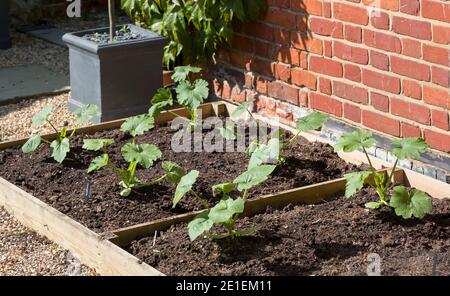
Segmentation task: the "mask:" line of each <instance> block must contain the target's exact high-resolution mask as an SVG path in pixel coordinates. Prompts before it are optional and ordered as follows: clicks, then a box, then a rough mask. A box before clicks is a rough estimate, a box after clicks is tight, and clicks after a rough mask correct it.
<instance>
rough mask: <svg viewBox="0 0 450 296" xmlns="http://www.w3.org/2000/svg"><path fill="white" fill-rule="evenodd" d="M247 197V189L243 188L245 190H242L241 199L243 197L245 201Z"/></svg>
mask: <svg viewBox="0 0 450 296" xmlns="http://www.w3.org/2000/svg"><path fill="white" fill-rule="evenodd" d="M247 197H248V189H245V190H244V194H243V195H242V199H243V200H244V201H246V200H247Z"/></svg>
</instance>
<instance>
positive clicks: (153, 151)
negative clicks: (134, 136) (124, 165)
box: [122, 143, 161, 169]
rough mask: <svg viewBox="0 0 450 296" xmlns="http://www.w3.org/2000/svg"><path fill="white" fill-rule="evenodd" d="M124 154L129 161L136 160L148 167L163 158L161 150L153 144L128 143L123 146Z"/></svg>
mask: <svg viewBox="0 0 450 296" xmlns="http://www.w3.org/2000/svg"><path fill="white" fill-rule="evenodd" d="M122 156H123V158H124V159H125V160H126V161H128V162H136V163H139V164H140V165H142V166H143V167H144V168H146V169H148V168H149V167H151V166H152V165H153V163H154V162H155V161H156V160H158V159H160V158H161V151H160V150H159V149H158V147H156V146H155V145H153V144H136V143H127V144H125V145H124V146H123V147H122Z"/></svg>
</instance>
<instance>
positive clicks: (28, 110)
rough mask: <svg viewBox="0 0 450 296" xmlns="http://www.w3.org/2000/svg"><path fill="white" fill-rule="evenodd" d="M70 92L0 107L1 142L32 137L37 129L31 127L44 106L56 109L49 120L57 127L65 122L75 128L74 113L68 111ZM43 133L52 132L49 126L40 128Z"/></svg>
mask: <svg viewBox="0 0 450 296" xmlns="http://www.w3.org/2000/svg"><path fill="white" fill-rule="evenodd" d="M69 96H70V92H65V93H60V94H56V95H48V96H42V97H34V98H29V99H25V100H22V101H20V102H18V103H15V104H8V105H3V106H0V122H1V125H0V142H3V141H9V140H15V139H20V138H24V137H28V136H30V135H31V134H32V133H33V131H35V129H33V128H32V127H31V122H32V119H33V116H34V114H35V113H36V112H38V111H40V110H41V109H42V108H43V107H44V106H46V105H49V104H52V105H53V107H54V109H53V113H52V114H51V115H50V117H49V120H50V121H51V122H52V123H53V124H54V125H55V126H56V127H57V128H60V127H63V126H64V123H65V122H68V124H69V126H74V124H73V122H74V121H75V118H74V116H73V115H72V113H70V112H69V110H68V109H67V102H68V100H69ZM39 130H40V131H42V132H52V129H51V128H50V126H48V125H44V126H43V127H41V128H39Z"/></svg>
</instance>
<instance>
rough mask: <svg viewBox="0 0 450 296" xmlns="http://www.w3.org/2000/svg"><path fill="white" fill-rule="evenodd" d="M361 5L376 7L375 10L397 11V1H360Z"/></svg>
mask: <svg viewBox="0 0 450 296" xmlns="http://www.w3.org/2000/svg"><path fill="white" fill-rule="evenodd" d="M358 2H359V1H358ZM362 3H364V4H365V5H368V6H376V7H377V8H382V9H387V10H392V11H398V0H377V1H374V0H362Z"/></svg>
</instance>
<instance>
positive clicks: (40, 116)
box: [31, 105, 53, 127]
mask: <svg viewBox="0 0 450 296" xmlns="http://www.w3.org/2000/svg"><path fill="white" fill-rule="evenodd" d="M52 111H53V105H47V106H45V107H44V108H42V110H41V111H39V112H38V113H36V114H35V115H34V116H33V123H32V125H31V126H32V127H38V126H40V125H43V124H44V123H45V121H46V120H47V118H48V116H49V115H50V113H52Z"/></svg>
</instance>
